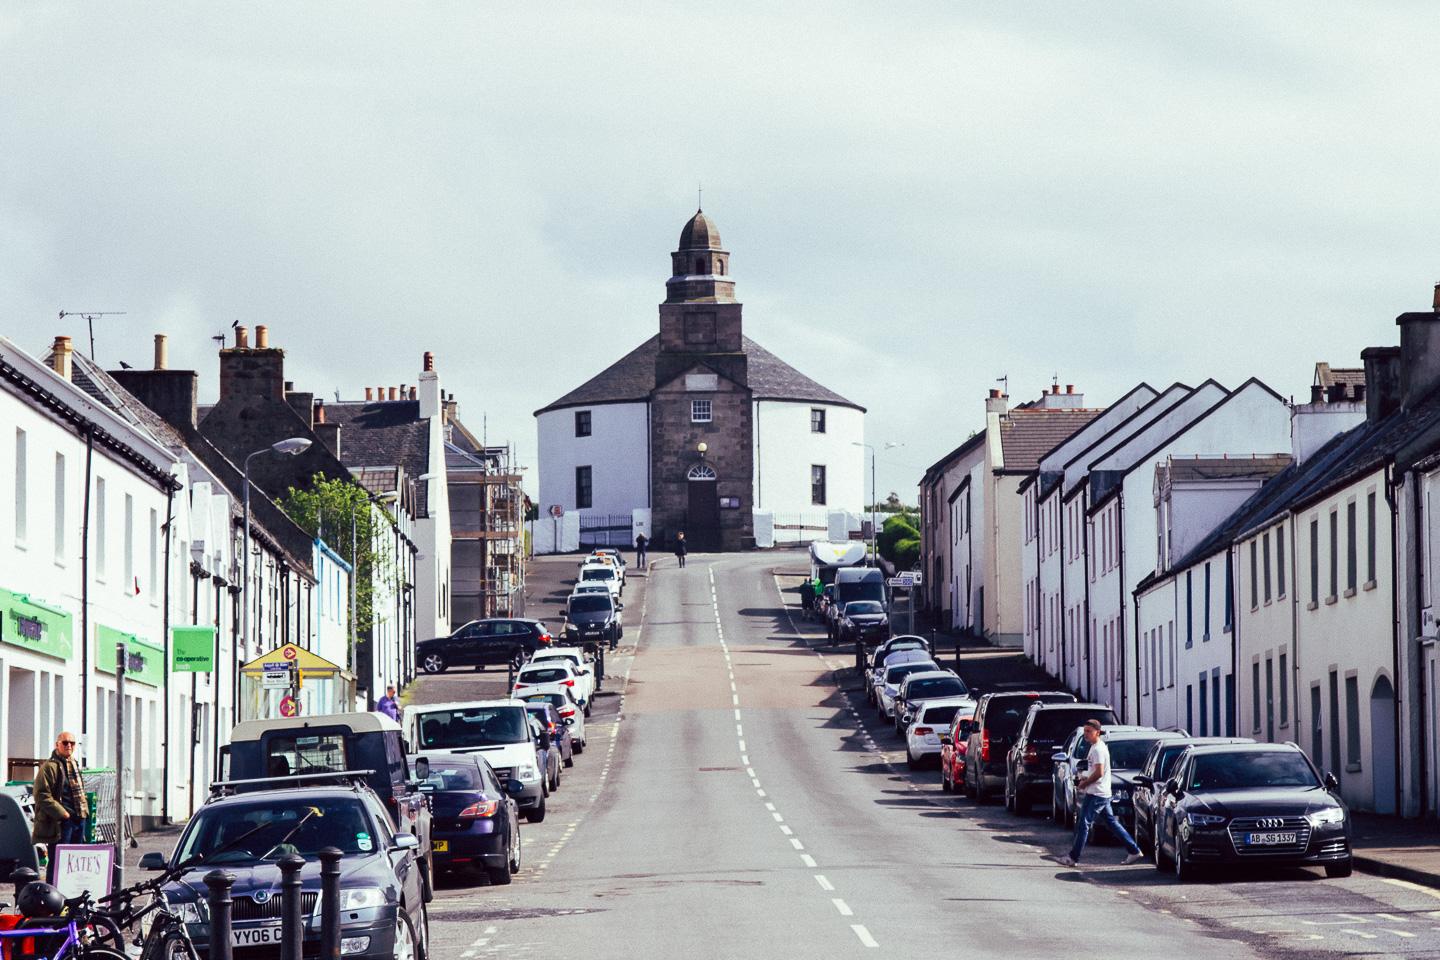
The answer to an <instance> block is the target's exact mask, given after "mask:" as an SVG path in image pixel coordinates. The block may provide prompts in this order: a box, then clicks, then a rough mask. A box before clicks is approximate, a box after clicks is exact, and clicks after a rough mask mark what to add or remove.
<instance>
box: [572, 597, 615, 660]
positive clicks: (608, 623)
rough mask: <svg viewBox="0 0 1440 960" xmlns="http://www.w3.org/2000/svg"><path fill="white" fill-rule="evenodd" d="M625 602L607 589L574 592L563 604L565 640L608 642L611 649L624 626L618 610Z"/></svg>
mask: <svg viewBox="0 0 1440 960" xmlns="http://www.w3.org/2000/svg"><path fill="white" fill-rule="evenodd" d="M624 609H625V604H623V603H621V602H620V601H618V600H615V599H613V598H612V597H611V596H610V594H608V593H574V594H571V595H570V599H569V601H568V602H567V603H566V606H565V610H564V613H565V617H566V623H565V642H566V643H567V644H574V645H582V644H588V645H594V646H598V645H599V644H602V643H604V644H609V646H610V649H612V650H613V649H615V646H616V644H618V643H619V642H620V638H621V637H623V636H624V635H625V628H624V626H623V625H622V624H621V622H620V611H621V610H624Z"/></svg>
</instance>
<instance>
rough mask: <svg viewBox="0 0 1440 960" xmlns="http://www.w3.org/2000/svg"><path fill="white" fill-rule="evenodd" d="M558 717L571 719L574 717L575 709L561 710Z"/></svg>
mask: <svg viewBox="0 0 1440 960" xmlns="http://www.w3.org/2000/svg"><path fill="white" fill-rule="evenodd" d="M560 716H562V717H573V716H575V708H574V707H566V708H565V709H564V710H561V711H560Z"/></svg>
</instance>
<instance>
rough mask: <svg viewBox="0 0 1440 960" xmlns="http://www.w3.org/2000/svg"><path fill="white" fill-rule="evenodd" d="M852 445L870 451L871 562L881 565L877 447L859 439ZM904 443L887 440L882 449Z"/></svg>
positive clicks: (899, 445) (852, 442)
mask: <svg viewBox="0 0 1440 960" xmlns="http://www.w3.org/2000/svg"><path fill="white" fill-rule="evenodd" d="M850 446H852V447H864V448H865V449H866V450H869V451H870V562H871V563H873V564H875V566H877V567H878V566H880V548H879V545H878V541H877V534H878V533H879V530H878V528H877V527H876V526H875V501H876V499H877V497H878V494H876V492H875V447H874V445H873V444H869V443H862V442H861V441H859V440H851V441H850ZM902 446H904V444H902V443H896V442H895V441H893V440H886V441H885V446H884V447H883V448H882V449H885V450H889V449H890V448H891V447H902Z"/></svg>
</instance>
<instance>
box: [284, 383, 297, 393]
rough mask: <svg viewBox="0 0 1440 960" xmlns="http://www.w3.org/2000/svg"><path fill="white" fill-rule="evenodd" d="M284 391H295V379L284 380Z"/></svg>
mask: <svg viewBox="0 0 1440 960" xmlns="http://www.w3.org/2000/svg"><path fill="white" fill-rule="evenodd" d="M285 392H286V393H294V392H295V381H294V380H286V381H285Z"/></svg>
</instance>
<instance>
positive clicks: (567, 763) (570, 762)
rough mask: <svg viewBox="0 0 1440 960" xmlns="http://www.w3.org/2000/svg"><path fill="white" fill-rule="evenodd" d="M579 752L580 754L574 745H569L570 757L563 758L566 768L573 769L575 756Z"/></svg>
mask: <svg viewBox="0 0 1440 960" xmlns="http://www.w3.org/2000/svg"><path fill="white" fill-rule="evenodd" d="M579 752H580V751H579V750H577V749H576V747H575V745H574V744H571V745H570V755H569V756H567V757H566V758H565V766H567V767H573V766H575V754H577V753H579Z"/></svg>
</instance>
